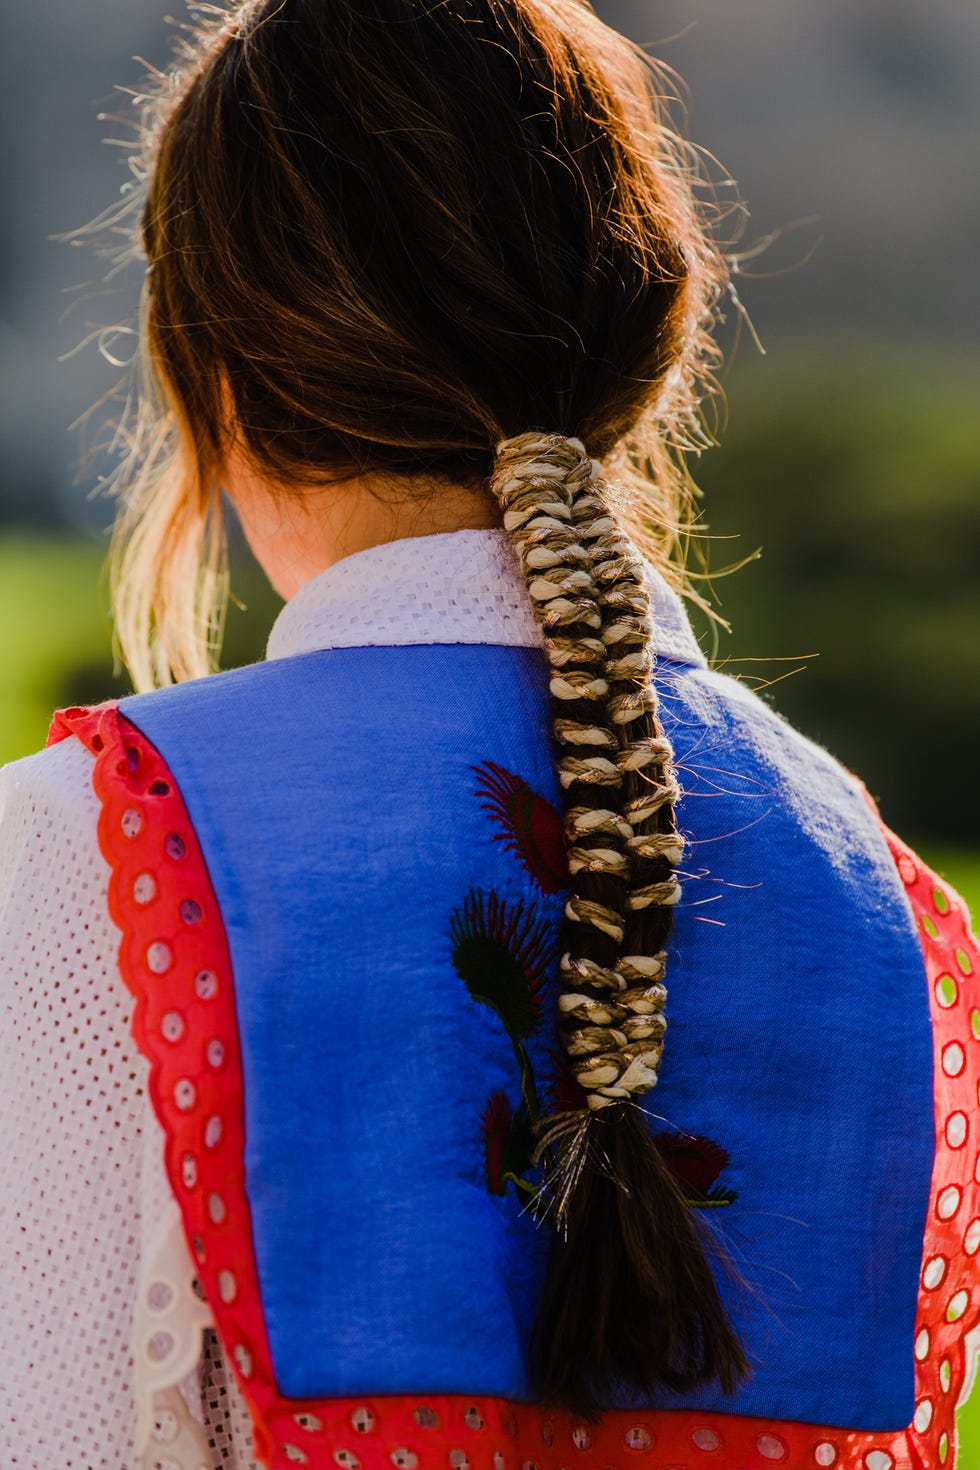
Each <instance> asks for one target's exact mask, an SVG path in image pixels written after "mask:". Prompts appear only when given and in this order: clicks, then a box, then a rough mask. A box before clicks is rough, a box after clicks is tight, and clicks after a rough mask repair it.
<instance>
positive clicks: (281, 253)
mask: <svg viewBox="0 0 980 1470" xmlns="http://www.w3.org/2000/svg"><path fill="white" fill-rule="evenodd" d="M657 75H658V73H657V72H656V71H655V70H654V69H653V67H652V64H651V63H650V61H649V59H648V58H647V57H646V56H645V55H644V54H643V53H642V52H641V51H640V50H639V48H637V47H635V46H633V45H632V44H631V43H630V42H628V41H627V40H626V39H625V38H624V37H622V36H620V35H619V34H617V33H616V32H614V31H612V30H610V29H609V28H608V27H606V26H605V25H604V24H603V23H602V22H600V21H599V19H598V18H597V17H596V16H595V14H594V13H593V12H592V10H591V9H590V8H589V7H588V6H587V5H586V4H585V3H584V0H434V3H433V0H424V3H422V0H263V3H252V4H249V5H246V6H244V7H242V8H240V9H238V10H236V11H234V12H229V13H228V14H227V15H225V16H223V17H216V18H214V19H213V20H212V21H210V22H209V23H208V25H207V26H206V27H205V28H204V29H202V30H200V31H199V32H196V33H195V34H194V36H193V39H192V41H191V42H190V43H188V45H187V50H186V54H185V56H184V57H183V65H182V70H181V71H180V72H179V73H177V74H176V75H175V76H174V77H173V78H172V79H171V83H170V87H169V90H168V91H166V92H165V93H164V95H162V96H161V97H160V98H159V99H158V101H157V103H156V105H155V110H154V117H153V119H152V126H151V127H150V129H149V131H148V133H147V139H146V150H145V167H146V173H147V184H148V187H147V191H146V196H145V207H144V211H143V217H142V238H143V244H144V246H145V251H146V255H147V257H148V260H149V265H150V271H149V274H148V278H147V294H146V298H145V302H144V312H143V324H142V325H143V334H144V349H145V350H144V358H143V362H144V367H145V369H146V376H145V382H144V391H143V397H142V416H141V421H140V427H139V432H138V433H137V434H136V436H135V438H134V439H133V441H132V445H133V457H132V459H131V461H130V463H129V466H128V467H127V466H124V467H123V473H122V475H121V481H120V483H121V485H122V487H123V489H124V490H125V492H126V494H125V506H124V510H123V514H122V515H121V516H120V517H119V520H118V522H117V541H116V564H115V566H116V577H115V595H116V608H117V624H118V630H119V635H120V638H121V641H122V644H123V648H124V652H125V654H126V657H127V661H128V662H129V665H130V668H131V670H132V671H133V673H134V676H135V677H136V679H137V682H138V683H141V684H144V685H149V684H151V683H153V682H161V681H164V680H166V679H167V678H169V677H170V676H171V673H175V674H176V675H177V677H186V676H188V675H190V674H200V673H204V672H206V671H207V668H208V667H209V650H208V647H207V642H208V638H207V635H208V630H209V628H210V629H211V630H212V632H213V629H214V627H215V605H216V602H217V601H218V600H220V599H219V597H218V594H219V593H220V590H221V579H222V565H223V563H222V560H221V558H222V545H223V543H222V542H221V539H220V516H219V515H218V508H219V504H220V502H219V499H218V487H219V486H220V483H221V475H222V467H223V466H224V465H225V464H226V463H227V461H228V457H229V455H230V454H231V452H232V451H233V450H234V452H236V453H238V454H242V455H244V457H245V459H246V461H247V463H248V464H249V466H250V468H251V469H252V470H253V471H254V472H255V473H256V474H257V475H259V476H260V477H261V478H262V480H263V481H264V482H265V483H266V484H268V485H269V486H270V487H275V488H276V493H278V494H282V495H284V496H302V495H303V494H304V491H305V490H307V489H308V488H309V487H311V486H313V485H320V484H323V483H325V482H328V481H329V480H330V479H332V478H335V477H337V476H341V475H344V474H361V475H375V476H377V475H382V476H385V477H389V478H390V479H391V481H392V483H395V484H397V483H398V482H399V481H400V480H401V479H402V477H422V478H423V479H424V478H425V477H436V478H438V479H440V480H447V481H452V482H455V483H457V484H461V485H465V486H471V487H473V488H474V489H477V488H478V487H486V486H488V485H490V486H492V487H493V489H494V491H495V493H496V495H497V498H498V500H499V503H500V505H501V507H502V511H503V515H502V524H503V525H504V526H505V528H506V529H507V530H509V531H510V532H511V533H512V534H513V537H514V541H515V545H516V547H517V549H518V551H519V552H520V555H521V559H522V564H523V567H524V570H525V573H526V575H527V577H528V581H529V589H530V590H531V592H532V596H533V597H534V598H535V605H536V607H537V608H538V611H539V613H540V614H541V616H542V620H543V621H542V626H543V627H544V630H545V633H546V642H547V647H548V652H549V656H550V658H551V662H552V665H553V669H554V671H555V677H554V678H553V680H552V686H551V687H552V692H553V694H554V696H555V706H556V723H555V731H556V740H557V742H558V745H559V746H560V747H563V750H564V753H563V755H562V757H561V760H560V768H561V773H562V784H563V786H564V787H565V788H566V792H567V795H568V809H567V812H568V816H567V824H566V835H567V837H568V840H569V852H570V873H571V875H572V878H571V880H570V882H571V886H572V888H573V895H572V898H571V900H570V905H569V908H568V909H567V910H566V913H567V916H568V918H567V924H566V934H565V939H564V946H563V947H564V948H565V951H566V952H565V954H564V957H563V962H562V963H563V987H564V991H565V994H564V995H563V998H562V1011H563V1014H564V1016H565V1027H566V1030H565V1040H566V1046H567V1049H568V1051H569V1055H570V1057H571V1058H572V1060H573V1071H574V1073H575V1076H576V1078H577V1079H578V1082H579V1084H580V1086H581V1088H582V1089H583V1091H582V1094H581V1096H582V1100H583V1101H582V1107H581V1109H579V1110H578V1112H577V1113H576V1114H575V1119H565V1120H564V1121H563V1122H562V1123H561V1125H560V1126H558V1127H557V1128H556V1127H555V1126H551V1128H550V1130H549V1129H542V1131H541V1133H540V1151H539V1152H540V1157H541V1159H542V1162H543V1163H544V1164H545V1167H546V1174H548V1175H549V1176H550V1179H551V1184H552V1186H557V1190H558V1194H560V1195H561V1199H562V1204H561V1207H560V1208H557V1207H556V1212H557V1214H558V1216H559V1226H560V1228H559V1230H558V1231H556V1235H555V1239H556V1253H557V1257H556V1262H555V1263H554V1264H553V1269H552V1272H551V1275H550V1277H549V1285H548V1288H547V1290H546V1294H545V1300H544V1302H543V1304H542V1310H541V1314H540V1317H539V1322H538V1330H537V1332H536V1334H535V1346H534V1363H535V1373H536V1381H537V1384H538V1387H539V1391H540V1392H541V1394H542V1395H543V1396H544V1397H546V1398H551V1399H553V1400H554V1401H556V1402H566V1403H569V1404H572V1405H574V1406H575V1407H576V1408H579V1409H582V1410H585V1411H588V1410H589V1409H590V1408H592V1407H594V1405H595V1404H596V1403H597V1402H600V1401H601V1400H602V1398H603V1395H606V1394H608V1393H609V1392H611V1391H612V1389H613V1388H614V1387H615V1386H616V1385H622V1384H624V1383H625V1384H626V1385H628V1386H629V1385H632V1386H633V1387H634V1388H639V1389H641V1390H648V1391H655V1390H656V1389H658V1388H660V1387H663V1386H667V1387H670V1388H674V1389H679V1390H684V1389H687V1388H691V1387H694V1386H696V1385H697V1384H699V1383H703V1382H706V1381H708V1380H711V1379H715V1378H716V1379H717V1380H718V1381H719V1382H721V1383H722V1385H723V1386H724V1387H725V1388H726V1389H727V1390H729V1391H730V1390H731V1389H732V1388H733V1387H734V1385H735V1383H736V1382H737V1381H738V1378H739V1377H740V1376H741V1374H742V1372H743V1371H744V1368H745V1362H744V1358H743V1357H742V1355H741V1350H740V1348H739V1347H738V1344H737V1342H736V1341H735V1339H734V1337H733V1335H732V1333H731V1330H730V1328H729V1326H728V1323H727V1320H726V1318H725V1314H724V1311H723V1310H722V1308H721V1305H720V1301H719V1298H718V1296H717V1293H716V1290H715V1287H714V1283H713V1280H712V1276H711V1273H710V1271H709V1270H708V1268H707V1266H706V1263H705V1257H704V1250H703V1246H702V1243H701V1240H700V1238H699V1236H698V1232H697V1229H696V1226H695V1224H694V1220H693V1217H692V1215H691V1212H690V1210H689V1209H688V1206H687V1204H686V1202H685V1201H684V1200H683V1198H682V1196H681V1193H680V1190H679V1189H678V1187H677V1186H676V1185H675V1184H674V1183H673V1181H672V1179H671V1178H670V1177H668V1176H667V1174H666V1171H665V1169H664V1167H663V1166H662V1165H661V1164H660V1163H659V1162H658V1160H659V1155H657V1153H656V1150H655V1149H654V1148H653V1147H652V1145H651V1144H650V1140H649V1137H648V1135H647V1134H646V1132H645V1130H644V1129H643V1128H642V1126H639V1127H638V1126H637V1110H636V1108H635V1107H633V1106H632V1102H633V1100H634V1099H635V1097H636V1096H639V1095H642V1093H643V1092H644V1091H645V1090H648V1089H649V1087H650V1086H652V1085H653V1082H654V1081H655V1078H656V1071H655V1063H656V1061H657V1060H658V1059H659V1055H660V1052H661V1050H662V1037H663V1018H662V1015H661V1014H660V1012H661V1011H662V1008H663V996H664V990H663V986H662V984H661V983H660V982H661V979H662V975H663V968H664V951H663V945H664V943H665V941H666V938H667V934H668V932H669V927H670V916H671V905H672V904H673V903H674V902H676V897H677V893H678V891H679V890H678V888H677V885H676V883H675V882H674V881H673V874H672V869H673V867H674V866H676V863H677V861H678V860H679V856H680V853H681V852H682V850H683V843H682V840H681V839H680V837H679V836H678V834H677V830H676V823H675V821H674V817H673V805H674V801H675V800H676V796H677V794H678V793H677V787H676V783H675V782H674V781H673V778H672V774H671V768H670V756H671V752H670V748H669V745H668V744H667V742H666V741H665V740H664V738H663V732H662V730H661V729H660V726H659V723H658V721H657V708H656V696H655V693H654V692H653V690H652V685H651V683H650V679H649V674H650V658H651V650H650V625H649V618H648V604H647V602H646V601H645V594H644V591H643V585H642V584H643V578H642V568H641V565H640V563H639V561H638V558H637V556H636V552H635V547H634V546H633V545H632V543H631V542H630V541H629V539H628V538H627V537H626V536H625V535H624V533H623V530H622V524H621V522H623V520H624V518H625V522H626V523H629V522H630V518H631V517H632V520H633V523H635V525H637V526H639V525H642V524H643V523H644V521H645V520H647V519H649V520H650V521H651V522H652V536H653V540H652V541H651V542H650V543H649V544H650V545H651V546H652V547H653V548H654V549H656V550H657V551H658V552H659V553H660V555H661V558H662V564H663V565H666V554H667V552H668V550H669V549H670V546H671V544H672V540H673V538H674V537H675V536H676V534H677V532H678V529H679V527H680V526H682V524H683V520H684V505H685V491H686V485H687V482H686V480H685V472H684V469H683V461H682V456H681V453H680V452H679V451H680V450H682V449H683V447H684V445H685V444H688V443H690V442H691V441H692V438H693V439H694V440H695V441H696V440H697V433H698V417H697V410H698V401H699V389H700V387H701V386H702V385H703V384H704V383H705V382H706V381H707V378H708V368H707V364H709V363H710V361H711V353H712V346H711V339H710V337H709V333H708V329H709V327H710V326H711V324H712V320H713V313H714V310H715V304H716V302H717V299H718V296H719V292H720V289H721V287H722V285H723V283H724V280H725V261H724V257H723V255H722V254H721V252H720V250H719V249H718V248H717V246H716V245H714V244H713V243H712V241H711V239H710V236H709V234H708V232H707V230H706V228H705V225H704V222H703V219H702V214H701V210H700V208H699V207H698V205H697V204H696V202H695V193H694V190H695V183H694V180H693V178H692V177H691V167H692V159H693V157H694V155H693V154H690V153H688V152H687V151H686V149H685V147H684V146H683V145H682V144H681V143H680V142H679V141H678V140H677V139H676V137H675V136H674V135H673V134H672V133H671V131H670V130H669V129H668V127H667V124H666V121H665V117H664V116H663V115H662V113H661V110H660V105H659V102H658V100H657V98H656V96H655V88H654V86H653V82H654V81H655V79H656V77H657ZM600 460H602V461H604V462H605V468H607V469H608V468H610V467H611V466H616V467H617V470H618V473H619V478H620V480H621V481H622V480H623V479H625V480H626V481H627V482H629V476H630V474H631V472H632V471H635V470H636V468H637V466H639V467H640V469H641V470H642V483H643V485H644V487H645V494H646V497H647V500H646V503H645V504H644V503H643V502H642V501H641V500H639V499H634V500H633V501H632V502H630V501H629V500H628V499H627V497H626V495H625V494H624V493H623V490H622V488H620V490H619V492H617V491H616V490H615V488H614V487H613V486H611V485H609V484H608V483H607V481H606V480H605V477H604V475H603V473H602V470H603V466H601V465H600V464H599V463H598V461H600ZM412 482H413V481H412V478H407V479H406V481H405V483H406V484H411V483H412ZM632 483H633V486H634V488H636V486H637V485H638V484H639V483H640V480H638V479H634V480H633V482H632ZM610 509H614V510H616V512H617V516H618V518H619V519H618V521H617V519H616V517H610V515H609V511H610ZM549 578H551V581H549V580H548V579H549ZM611 991H612V992H615V994H614V995H612V996H611V995H610V992H611ZM566 1002H567V1004H566ZM573 1002H574V1004H573ZM576 1005H577V1007H578V1008H577V1009H576ZM583 1059H584V1060H583ZM586 1099H588V1102H587V1105H586V1101H585V1100H586ZM614 1118H617V1119H618V1120H619V1121H618V1123H617V1124H616V1126H615V1127H613V1126H612V1120H613V1119H614ZM576 1119H577V1123H576V1127H577V1128H578V1131H575V1130H574V1129H573V1128H572V1123H573V1122H575V1120H576ZM600 1123H601V1125H602V1128H603V1129H604V1130H605V1132H604V1133H603V1135H602V1137H601V1138H599V1142H598V1145H597V1143H596V1139H597V1137H598V1135H597V1133H596V1126H597V1124H600ZM579 1124H580V1125H581V1127H578V1125H579ZM586 1125H588V1126H586ZM607 1125H608V1126H607ZM600 1131H601V1130H600ZM597 1148H598V1152H599V1154H601V1156H602V1158H603V1159H604V1160H605V1161H606V1163H605V1164H604V1165H601V1166H597V1167H594V1168H590V1167H589V1159H590V1158H591V1159H592V1162H593V1163H594V1162H595V1158H596V1157H598V1155H597V1154H596V1149H597ZM626 1185H628V1188H627V1187H624V1186H626ZM574 1196H577V1198H578V1200H579V1202H580V1203H579V1205H578V1206H577V1207H575V1208H573V1207H572V1206H571V1205H569V1203H568V1201H569V1200H570V1199H572V1198H573V1197H574ZM545 1197H546V1196H545V1192H544V1191H543V1192H542V1199H544V1198H545ZM555 1198H557V1195H556V1194H552V1196H551V1199H552V1202H553V1201H554V1199H555ZM543 1213H544V1214H546V1213H547V1211H546V1210H543ZM558 1242H560V1244H558Z"/></svg>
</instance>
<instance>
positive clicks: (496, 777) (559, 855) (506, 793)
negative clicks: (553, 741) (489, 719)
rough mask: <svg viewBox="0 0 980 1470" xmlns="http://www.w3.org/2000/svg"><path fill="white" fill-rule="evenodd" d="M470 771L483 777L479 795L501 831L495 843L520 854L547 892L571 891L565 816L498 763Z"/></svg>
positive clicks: (532, 874) (475, 767)
mask: <svg viewBox="0 0 980 1470" xmlns="http://www.w3.org/2000/svg"><path fill="white" fill-rule="evenodd" d="M470 769H471V770H473V771H475V772H476V773H477V775H478V776H479V778H480V779H479V781H478V782H477V788H476V789H477V794H478V795H479V796H483V797H485V798H486V800H485V801H482V802H481V803H480V805H481V806H482V807H483V809H484V811H487V812H489V813H490V815H491V816H492V817H493V818H494V820H495V821H496V822H497V824H498V825H499V826H500V828H501V831H499V832H496V833H494V838H495V840H496V841H497V842H502V843H503V844H504V846H505V847H506V848H507V849H508V851H509V852H513V853H514V854H515V855H516V857H517V858H518V860H519V862H520V863H521V865H522V867H524V868H525V869H526V870H527V872H528V873H530V875H531V877H532V878H533V879H534V881H535V882H536V883H537V885H538V887H539V888H541V889H542V890H543V892H545V893H557V892H558V890H559V889H560V888H567V887H568V886H569V883H570V881H571V880H570V878H569V873H568V863H567V859H566V856H565V839H564V834H563V824H562V818H561V814H560V813H559V812H557V811H556V810H555V808H554V807H553V806H552V805H551V803H550V801H546V800H545V799H544V797H543V796H539V795H538V794H537V792H536V791H532V790H531V788H530V786H529V785H528V784H527V782H526V781H525V780H524V779H523V777H521V776H517V775H515V774H514V772H513V771H508V770H506V769H505V767H503V766H498V765H497V764H496V763H495V762H494V761H483V763H482V764H481V765H478V766H471V767H470Z"/></svg>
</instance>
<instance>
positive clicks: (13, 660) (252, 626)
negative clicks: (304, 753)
mask: <svg viewBox="0 0 980 1470" xmlns="http://www.w3.org/2000/svg"><path fill="white" fill-rule="evenodd" d="M231 549H232V579H231V585H232V598H233V600H232V602H231V604H230V605H229V608H228V617H227V624H226V632H225V644H224V657H223V659H222V666H223V667H225V668H232V667H234V666H236V665H238V664H245V663H251V662H254V661H255V660H257V659H261V658H262V657H263V656H264V651H265V640H266V637H267V636H268V632H269V629H270V628H271V626H272V623H273V621H274V619H275V616H276V613H277V612H278V610H279V608H280V607H282V599H281V598H279V597H277V596H276V595H275V593H274V592H273V591H272V589H271V588H270V587H269V584H268V582H267V581H266V579H265V576H264V575H263V573H262V571H261V570H260V568H259V567H258V565H257V564H256V562H255V560H254V559H253V557H252V556H251V554H250V552H249V551H248V549H247V548H246V547H245V546H244V543H243V542H242V540H241V538H240V537H238V536H236V535H233V536H232V538H231ZM104 561H105V548H104V547H100V546H99V545H97V544H96V543H94V542H92V541H88V540H84V539H82V538H80V537H77V538H72V537H62V536H51V535H42V534H37V533H31V534H26V533H13V532H8V533H7V534H5V535H4V534H0V629H2V630H3V636H2V637H0V765H2V764H3V763H4V762H6V761H10V760H15V759H16V758H17V757H18V756H22V755H27V754H29V753H30V752H31V751H34V750H37V749H39V748H40V747H41V746H43V744H44V741H45V738H46V736H47V730H48V725H49V724H50V721H51V714H52V712H53V711H54V710H55V709H61V708H64V707H66V706H68V705H73V704H97V703H99V701H100V700H103V699H109V698H116V699H119V698H123V697H124V696H125V695H127V694H131V693H132V685H131V683H130V680H129V677H128V675H127V674H126V673H125V672H120V673H119V674H118V675H114V673H113V667H112V652H111V645H112V629H111V623H110V619H109V614H108V589H107V579H106V576H105V566H104Z"/></svg>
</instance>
